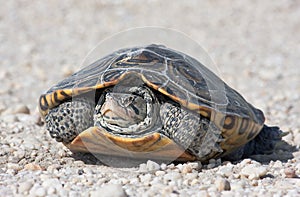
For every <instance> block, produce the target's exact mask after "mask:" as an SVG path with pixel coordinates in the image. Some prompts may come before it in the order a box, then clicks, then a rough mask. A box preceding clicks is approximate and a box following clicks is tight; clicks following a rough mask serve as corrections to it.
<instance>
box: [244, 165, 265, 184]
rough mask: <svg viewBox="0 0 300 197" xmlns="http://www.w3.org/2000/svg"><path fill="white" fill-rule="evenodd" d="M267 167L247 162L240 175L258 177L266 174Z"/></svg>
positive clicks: (251, 177) (251, 178) (250, 177)
mask: <svg viewBox="0 0 300 197" xmlns="http://www.w3.org/2000/svg"><path fill="white" fill-rule="evenodd" d="M267 172H268V171H267V168H266V167H264V166H257V165H255V164H248V165H246V166H245V167H244V168H243V169H242V170H241V175H244V176H246V177H248V178H249V179H250V180H253V179H259V178H260V177H262V176H265V175H266V174H267Z"/></svg>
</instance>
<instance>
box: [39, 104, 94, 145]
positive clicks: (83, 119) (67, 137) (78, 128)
mask: <svg viewBox="0 0 300 197" xmlns="http://www.w3.org/2000/svg"><path fill="white" fill-rule="evenodd" d="M93 113H94V108H93V105H92V104H91V103H89V102H88V101H86V100H72V101H69V102H64V103H62V104H60V105H59V106H57V107H55V108H53V109H51V110H50V111H49V113H48V115H47V116H46V117H45V122H46V128H47V130H48V131H49V133H50V135H51V137H52V138H55V139H56V141H58V142H64V143H69V142H71V141H72V140H73V139H74V138H75V137H76V136H77V135H78V134H79V133H81V132H82V131H84V130H85V129H87V128H89V127H90V126H92V125H93Z"/></svg>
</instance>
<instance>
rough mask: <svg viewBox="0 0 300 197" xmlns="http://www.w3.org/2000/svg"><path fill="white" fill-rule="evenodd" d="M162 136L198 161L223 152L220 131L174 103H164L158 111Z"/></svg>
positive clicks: (204, 119) (212, 124)
mask: <svg viewBox="0 0 300 197" xmlns="http://www.w3.org/2000/svg"><path fill="white" fill-rule="evenodd" d="M160 117H161V120H162V124H163V134H165V135H166V136H167V137H169V138H171V139H173V140H174V141H175V142H176V143H177V144H179V145H181V146H182V147H183V148H184V149H186V150H187V151H188V152H190V153H192V154H193V155H195V156H197V158H198V159H199V160H200V161H205V160H208V159H210V158H213V157H216V156H218V155H220V154H221V153H222V152H223V150H222V149H221V147H220V145H219V143H220V142H221V141H222V136H221V130H220V129H218V128H217V127H216V126H215V125H214V123H213V122H210V121H209V120H208V119H206V118H204V117H201V116H200V115H197V114H194V113H192V112H190V111H188V110H186V109H184V108H182V107H180V106H179V105H177V104H175V103H168V102H167V103H164V104H162V106H161V109H160Z"/></svg>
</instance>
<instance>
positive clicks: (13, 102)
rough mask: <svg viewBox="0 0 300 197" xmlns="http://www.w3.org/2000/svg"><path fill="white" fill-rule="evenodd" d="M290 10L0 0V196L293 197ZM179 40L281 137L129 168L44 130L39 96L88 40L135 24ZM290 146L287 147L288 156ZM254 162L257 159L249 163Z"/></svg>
mask: <svg viewBox="0 0 300 197" xmlns="http://www.w3.org/2000/svg"><path fill="white" fill-rule="evenodd" d="M299 18H300V4H299V2H298V1H291V0H284V1H271V0H270V1H269V0H267V1H260V2H256V1H248V2H245V1H238V0H234V1H231V0H225V1H187V2H183V1H156V0H149V1H137V0H134V1H123V0H119V1H113V2H111V1H97V2H96V1H79V0H77V1H76V0H66V1H58V0H53V1H48V2H46V1H3V2H2V3H1V6H0V43H1V44H0V60H1V61H0V84H1V88H0V196H262V195H263V196H266V197H267V196H299V195H300V189H299V188H300V179H299V176H300V152H299V150H298V148H299V145H300V143H299V142H300V122H299V117H300V69H299V58H300V56H299V54H300V36H299V35H300V28H299V26H300V24H299ZM149 25H155V26H164V27H171V28H175V29H178V30H180V31H183V32H185V33H186V34H187V35H189V36H190V37H191V38H193V39H194V40H196V41H197V42H198V43H201V45H202V46H203V47H204V48H205V49H206V50H207V51H208V53H209V54H210V55H211V57H212V58H213V60H214V61H215V63H216V64H217V65H218V69H219V73H218V74H219V75H220V77H221V78H223V79H224V80H225V81H226V82H227V83H228V84H229V85H230V86H232V87H233V88H235V89H237V90H238V91H239V92H240V93H242V95H243V96H244V97H245V98H246V99H247V100H248V101H249V102H251V103H252V104H253V105H255V106H257V107H258V108H260V109H262V110H263V111H264V113H265V115H266V117H267V120H266V123H267V124H270V125H279V126H280V127H281V128H282V129H283V130H284V131H289V132H290V134H289V135H288V136H286V137H285V138H284V139H285V141H286V142H287V143H288V145H287V144H282V145H280V146H279V147H277V149H276V153H275V154H273V155H269V156H253V158H249V159H244V160H242V161H239V162H228V161H221V160H219V159H218V160H210V161H209V163H208V164H204V163H202V164H201V163H198V162H192V163H189V162H187V163H181V164H174V163H171V164H164V163H156V162H154V161H146V162H144V163H142V164H140V165H136V166H135V167H128V166H125V167H123V168H120V166H122V164H125V163H126V161H125V160H121V161H120V160H119V161H118V160H116V161H112V162H113V163H116V164H119V165H118V166H119V167H110V166H105V165H102V164H101V163H100V162H98V161H96V160H95V158H93V157H92V156H89V155H84V154H83V155H72V153H71V152H70V151H69V150H68V149H67V148H66V147H64V146H63V145H62V144H59V143H57V142H55V140H53V139H51V138H50V136H49V135H48V133H47V131H45V128H44V126H43V125H42V122H41V119H40V118H39V115H38V113H37V112H36V105H37V99H38V97H39V95H40V94H41V93H42V92H43V91H45V90H46V89H47V88H49V87H50V86H51V85H53V84H54V83H56V82H57V81H58V80H61V79H63V78H64V77H65V76H67V75H69V74H70V73H72V72H73V71H75V70H77V69H78V68H79V67H80V64H81V62H82V60H83V59H84V57H85V55H86V54H87V53H88V52H89V50H91V49H92V48H93V47H94V46H95V45H96V44H97V43H98V42H100V41H101V40H102V39H104V38H106V37H107V36H110V35H112V34H113V33H116V32H118V31H120V30H124V29H127V28H131V27H136V26H149ZM292 146H294V147H292ZM254 159H256V160H258V161H255V160H254Z"/></svg>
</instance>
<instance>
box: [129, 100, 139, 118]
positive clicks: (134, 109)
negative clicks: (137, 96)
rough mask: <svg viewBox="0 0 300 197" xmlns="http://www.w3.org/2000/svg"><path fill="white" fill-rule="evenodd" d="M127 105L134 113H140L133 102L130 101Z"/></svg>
mask: <svg viewBox="0 0 300 197" xmlns="http://www.w3.org/2000/svg"><path fill="white" fill-rule="evenodd" d="M129 106H130V107H131V108H132V109H133V111H134V113H135V114H136V115H140V111H139V109H138V108H137V107H136V106H134V104H132V103H131V104H130V105H129Z"/></svg>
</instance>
